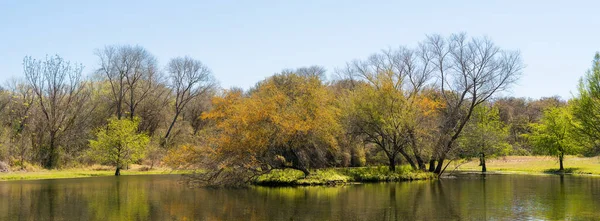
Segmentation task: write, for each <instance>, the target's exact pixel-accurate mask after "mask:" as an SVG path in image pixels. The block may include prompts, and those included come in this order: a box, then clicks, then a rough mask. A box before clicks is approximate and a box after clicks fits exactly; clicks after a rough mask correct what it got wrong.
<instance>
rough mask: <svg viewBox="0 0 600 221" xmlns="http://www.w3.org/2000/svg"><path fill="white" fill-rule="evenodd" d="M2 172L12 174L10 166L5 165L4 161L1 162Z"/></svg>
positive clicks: (0, 168) (0, 169) (0, 170)
mask: <svg viewBox="0 0 600 221" xmlns="http://www.w3.org/2000/svg"><path fill="white" fill-rule="evenodd" d="M0 172H1V173H8V172H10V166H8V164H7V163H5V162H4V161H0Z"/></svg>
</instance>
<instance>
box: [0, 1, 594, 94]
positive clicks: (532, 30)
mask: <svg viewBox="0 0 600 221" xmlns="http://www.w3.org/2000/svg"><path fill="white" fill-rule="evenodd" d="M599 8H600V1H529V0H528V1H508V0H504V1H458V0H457V1H326V0H321V1H319V0H315V1H312V0H305V1H258V0H255V1H108V0H104V1H17V0H15V1H10V0H0V82H4V81H5V80H7V79H9V78H13V77H21V76H22V66H21V65H22V60H23V57H24V56H26V55H31V56H34V57H38V58H42V57H44V56H45V55H46V54H58V55H60V56H62V57H64V58H65V59H67V60H71V61H76V62H80V63H83V64H84V65H85V66H86V68H85V70H84V71H85V73H86V74H90V73H91V72H92V71H93V69H95V68H97V59H96V57H95V56H94V54H93V52H94V49H96V48H101V47H103V46H105V45H110V44H139V45H141V46H143V47H145V48H146V49H148V50H149V51H150V52H151V53H153V54H154V55H155V56H156V57H157V58H158V59H159V62H160V64H161V65H164V64H165V63H166V62H167V61H168V59H170V58H172V57H175V56H183V55H189V56H192V57H194V58H196V59H199V60H201V61H202V62H203V63H205V64H206V65H207V66H209V67H210V68H211V69H212V70H213V72H214V74H215V76H216V78H217V79H218V80H219V82H220V83H221V85H222V86H223V87H225V88H229V87H231V86H239V87H242V88H248V87H250V86H252V85H254V84H255V83H256V82H258V81H260V80H262V79H264V78H265V77H266V76H269V75H272V74H273V73H275V72H278V71H280V70H281V69H284V68H296V67H301V66H308V65H321V66H324V67H325V68H327V70H329V73H332V72H333V70H334V69H335V68H336V67H341V66H343V65H344V64H345V62H347V61H351V60H353V59H357V58H358V59H360V58H365V57H367V56H368V55H370V54H372V53H374V52H378V51H379V50H381V49H384V48H388V47H397V46H399V45H408V46H412V45H415V44H416V43H417V42H418V41H421V40H423V39H424V38H425V35H426V34H433V33H439V34H443V35H448V34H450V33H456V32H467V33H468V34H469V35H470V36H484V35H485V36H488V37H490V38H491V39H492V40H493V41H494V42H495V43H496V44H498V45H499V46H500V47H502V48H505V49H517V50H520V51H521V53H522V55H523V60H524V62H525V64H526V66H527V67H526V69H525V70H524V75H523V77H522V78H521V80H520V81H519V83H518V85H516V86H515V87H513V89H512V90H511V92H510V93H509V94H508V95H511V96H518V97H532V98H539V97H544V96H552V95H559V96H561V97H563V98H570V97H571V94H572V93H575V92H576V90H575V89H576V85H577V82H578V79H579V78H580V77H581V76H582V75H583V74H584V73H585V71H586V70H587V69H588V68H589V67H590V65H591V60H592V58H593V55H594V53H595V52H596V51H597V50H600V28H599V25H600V11H599V10H598V9H599Z"/></svg>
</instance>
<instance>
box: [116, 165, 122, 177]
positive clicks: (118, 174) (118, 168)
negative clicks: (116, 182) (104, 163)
mask: <svg viewBox="0 0 600 221" xmlns="http://www.w3.org/2000/svg"><path fill="white" fill-rule="evenodd" d="M115 176H121V167H120V166H117V170H116V171H115Z"/></svg>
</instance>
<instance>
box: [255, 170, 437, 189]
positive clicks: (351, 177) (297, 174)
mask: <svg viewBox="0 0 600 221" xmlns="http://www.w3.org/2000/svg"><path fill="white" fill-rule="evenodd" d="M427 179H435V175H434V174H433V173H428V172H421V171H412V169H411V168H410V166H398V167H397V168H396V171H395V172H391V171H390V170H389V168H388V167H383V166H381V167H356V168H353V167H350V168H328V169H319V170H314V171H311V174H310V175H309V176H307V177H304V174H303V173H302V172H301V171H298V170H293V169H285V170H273V171H272V172H271V173H268V174H265V175H262V176H259V177H257V178H256V179H254V180H253V181H252V183H253V184H254V185H259V186H313V185H338V184H346V183H352V182H396V181H411V180H427Z"/></svg>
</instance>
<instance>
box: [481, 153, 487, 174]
mask: <svg viewBox="0 0 600 221" xmlns="http://www.w3.org/2000/svg"><path fill="white" fill-rule="evenodd" d="M479 162H480V164H481V172H482V173H485V172H487V167H486V166H485V153H481V157H480V158H479Z"/></svg>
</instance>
